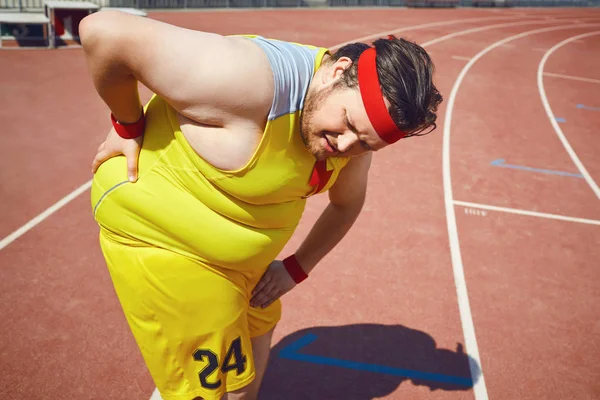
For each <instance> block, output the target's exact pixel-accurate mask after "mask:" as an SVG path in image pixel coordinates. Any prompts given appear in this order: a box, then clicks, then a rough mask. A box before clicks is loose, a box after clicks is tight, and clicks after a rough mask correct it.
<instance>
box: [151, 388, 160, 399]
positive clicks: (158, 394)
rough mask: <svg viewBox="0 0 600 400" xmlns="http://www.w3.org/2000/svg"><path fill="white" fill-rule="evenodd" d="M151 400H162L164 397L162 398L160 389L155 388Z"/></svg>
mask: <svg viewBox="0 0 600 400" xmlns="http://www.w3.org/2000/svg"><path fill="white" fill-rule="evenodd" d="M150 400H162V397H161V396H160V392H159V391H158V388H154V392H152V396H150Z"/></svg>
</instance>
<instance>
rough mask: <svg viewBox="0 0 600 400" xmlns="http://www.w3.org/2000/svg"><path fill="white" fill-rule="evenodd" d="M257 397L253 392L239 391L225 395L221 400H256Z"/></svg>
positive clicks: (247, 390)
mask: <svg viewBox="0 0 600 400" xmlns="http://www.w3.org/2000/svg"><path fill="white" fill-rule="evenodd" d="M257 397H258V393H255V391H254V390H249V389H240V390H236V391H235V392H230V393H227V394H226V395H225V397H223V399H221V400H256V398H257Z"/></svg>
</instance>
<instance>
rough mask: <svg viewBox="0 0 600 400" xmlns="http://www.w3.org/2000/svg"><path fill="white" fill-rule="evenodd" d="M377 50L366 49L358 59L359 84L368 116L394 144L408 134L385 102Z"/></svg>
mask: <svg viewBox="0 0 600 400" xmlns="http://www.w3.org/2000/svg"><path fill="white" fill-rule="evenodd" d="M376 55H377V54H376V52H375V49H374V48H373V47H371V48H370V49H367V50H365V51H364V52H363V53H362V54H361V55H360V57H359V59H358V86H359V88H360V94H361V96H362V100H363V103H364V105H365V110H366V111H367V116H368V117H369V120H370V121H371V124H372V125H373V128H375V132H377V134H378V135H379V137H380V138H381V139H382V140H383V141H385V142H387V143H389V144H392V143H394V142H397V141H398V140H400V139H402V138H403V137H404V136H405V135H406V134H405V133H404V132H402V131H401V130H400V129H398V126H397V125H396V123H395V122H394V120H393V119H392V117H391V116H390V114H389V112H388V109H387V107H386V106H385V102H384V100H383V93H381V86H380V85H379V76H378V75H377V63H376V62H375V57H376Z"/></svg>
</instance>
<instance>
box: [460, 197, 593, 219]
mask: <svg viewBox="0 0 600 400" xmlns="http://www.w3.org/2000/svg"><path fill="white" fill-rule="evenodd" d="M454 204H455V205H457V206H462V207H470V208H479V209H482V210H488V211H498V212H503V213H509V214H518V215H526V216H529V217H538V218H547V219H556V220H560V221H569V222H578V223H581V224H589V225H600V220H596V219H587V218H576V217H568V216H566V215H559V214H549V213H542V212H537V211H528V210H520V209H518V208H508V207H498V206H492V205H489V204H479V203H471V202H467V201H458V200H454Z"/></svg>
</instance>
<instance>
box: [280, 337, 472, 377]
mask: <svg viewBox="0 0 600 400" xmlns="http://www.w3.org/2000/svg"><path fill="white" fill-rule="evenodd" d="M315 340H317V336H316V335H313V334H312V333H308V334H306V335H305V336H303V337H301V338H300V339H298V340H296V341H295V342H293V343H291V344H289V345H288V346H286V347H284V348H283V349H281V351H280V352H279V357H281V358H287V359H289V360H295V361H304V362H309V363H313V364H320V365H328V366H332V367H341V368H348V369H354V370H358V371H367V372H376V373H380V374H387V375H395V376H402V377H405V378H409V379H422V380H427V381H434V382H441V383H450V384H454V385H459V386H467V387H473V380H472V379H471V378H462V377H459V376H450V375H442V374H432V373H429V372H421V371H413V370H410V369H402V368H393V367H387V366H384V365H376V364H367V363H362V362H357V361H348V360H342V359H339V358H330V357H322V356H315V355H312V354H302V353H299V352H298V351H299V350H300V349H301V348H303V347H305V346H307V345H309V344H311V343H312V342H314V341H315Z"/></svg>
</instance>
